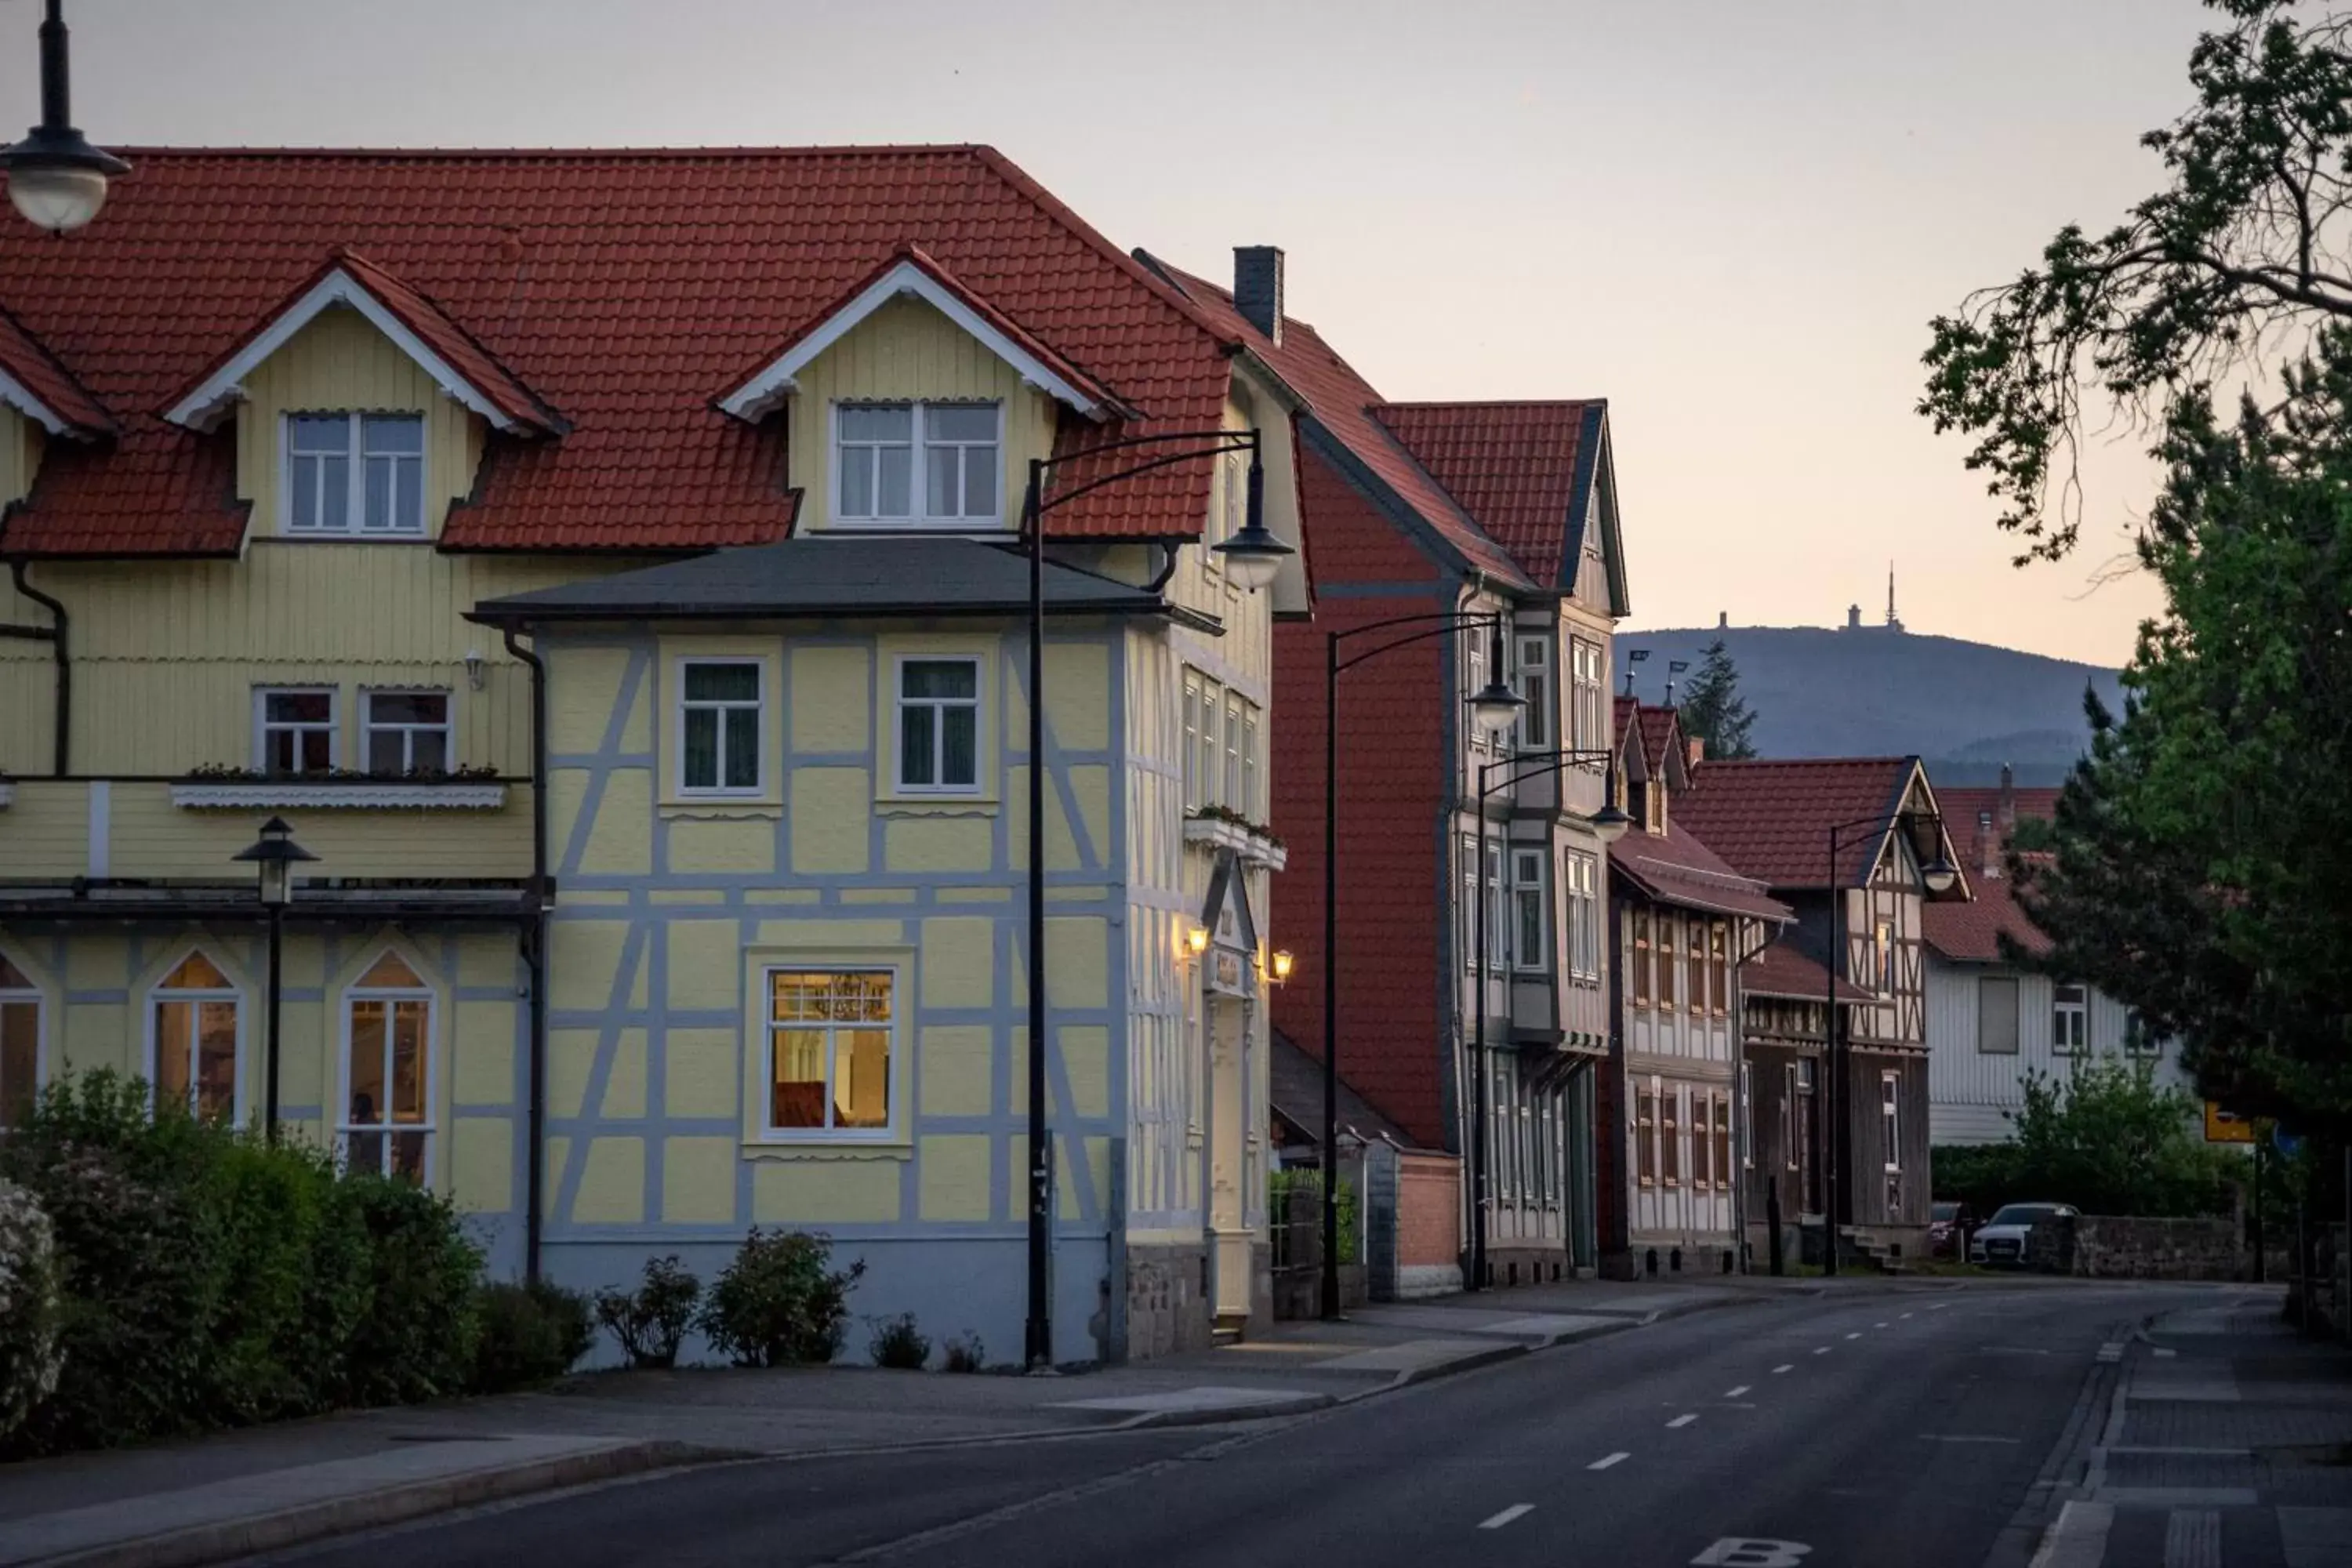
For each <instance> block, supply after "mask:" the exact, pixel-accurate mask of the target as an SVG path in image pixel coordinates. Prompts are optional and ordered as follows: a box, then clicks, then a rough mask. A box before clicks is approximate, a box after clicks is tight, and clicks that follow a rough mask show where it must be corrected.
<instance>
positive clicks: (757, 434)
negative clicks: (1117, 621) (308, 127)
mask: <svg viewBox="0 0 2352 1568" xmlns="http://www.w3.org/2000/svg"><path fill="white" fill-rule="evenodd" d="M131 161H132V162H133V163H134V164H135V165H136V172H135V173H133V174H131V175H129V176H127V177H125V178H124V179H123V180H121V182H119V184H118V185H117V186H116V188H115V189H114V190H113V192H112V193H111V194H110V197H109V200H108V203H107V209H106V211H105V213H104V214H103V215H101V216H100V218H99V220H98V221H97V222H96V223H94V224H92V225H91V226H89V228H87V229H84V230H82V231H80V232H79V233H78V234H76V235H75V236H74V237H72V238H71V239H70V240H68V241H64V242H62V243H61V242H59V241H58V240H56V239H54V238H52V237H48V236H46V235H40V234H37V233H36V232H34V231H33V230H32V229H30V228H29V227H28V226H25V225H21V224H17V225H0V304H5V306H6V308H7V309H8V310H11V311H13V312H15V314H16V317H17V319H18V320H19V321H21V322H22V323H23V324H24V325H25V327H26V328H27V329H28V330H29V331H33V332H35V333H37V334H38V336H39V338H40V340H41V341H42V342H44V343H46V344H47V346H48V348H49V349H50V350H51V351H52V352H53V353H55V355H56V357H57V359H58V361H59V362H60V363H62V364H63V365H65V366H66V367H68V368H69V369H70V370H71V371H72V372H73V374H75V375H76V376H77V377H79V380H80V382H81V384H83V385H84V386H86V387H87V388H88V389H89V392H90V393H91V394H93V395H95V396H96V397H97V398H98V399H100V400H102V401H103V403H104V405H105V406H107V407H109V408H111V409H113V410H115V411H116V412H117V414H118V416H119V418H120V420H121V425H122V426H123V429H122V434H121V439H120V442H119V443H118V445H117V446H116V447H115V448H114V449H112V450H111V451H105V452H88V451H71V452H67V453H64V454H63V455H62V457H61V456H60V455H59V454H58V451H57V450H56V449H55V448H52V451H51V453H50V454H49V456H48V457H47V458H45V459H44V461H43V464H42V469H41V473H40V476H39V479H38V480H37V483H36V486H35V489H34V493H33V494H32V496H31V497H29V498H28V500H27V501H26V504H25V505H23V506H22V507H20V508H18V509H17V510H16V511H15V512H14V513H13V514H12V515H11V516H10V517H9V518H8V520H7V521H6V522H5V528H0V550H5V551H6V552H10V553H27V554H154V553H176V552H230V551H234V550H236V548H237V547H238V544H239V542H240V540H241V538H242V534H243V529H244V513H245V510H246V508H245V506H244V505H243V503H241V502H237V501H236V500H234V499H233V497H232V493H231V491H232V486H233V484H234V461H233V454H232V452H231V450H230V447H229V438H228V437H226V435H225V434H215V435H212V436H200V435H197V434H195V433H194V432H190V431H186V430H183V429H180V428H178V427H176V426H171V425H169V424H166V423H164V422H163V419H162V418H161V417H160V416H161V413H162V411H163V408H165V407H166V406H168V404H169V400H170V397H171V395H172V394H173V391H174V390H175V389H178V388H182V387H185V386H187V385H189V384H193V383H194V381H196V380H197V379H198V377H199V374H200V373H201V371H202V370H203V368H204V367H205V366H206V365H208V364H212V363H218V362H219V361H220V360H221V359H222V357H223V356H224V354H225V353H228V352H229V351H231V350H232V348H233V347H234V345H235V344H236V342H238V341H239V340H240V339H241V338H243V337H244V336H245V335H246V334H247V333H249V332H251V331H253V330H254V325H255V323H256V322H257V321H259V320H261V319H262V318H263V317H264V316H265V315H266V314H267V313H268V311H269V310H271V308H272V307H273V306H275V305H276V304H278V302H279V301H281V300H285V299H286V298H287V296H288V293H289V290H290V289H292V288H293V287H294V286H295V285H296V284H297V283H298V282H299V280H300V279H303V278H305V277H308V276H310V275H311V274H313V273H314V272H316V271H317V270H318V268H320V265H321V264H322V263H323V262H324V261H326V260H327V259H328V258H330V257H331V256H332V255H333V254H334V252H335V251H336V250H337V248H338V247H348V248H353V249H357V250H359V251H361V252H362V253H363V254H364V255H365V256H366V257H367V258H369V261H370V262H371V263H372V264H373V268H376V269H379V270H380V271H382V272H383V273H388V274H391V275H393V277H394V279H397V280H398V282H399V283H401V284H402V285H404V288H405V289H406V290H407V291H408V293H410V294H413V295H414V296H415V300H418V301H420V302H429V304H430V306H431V308H432V310H433V312H434V313H436V314H438V315H439V316H440V317H441V318H443V319H444V320H446V322H447V323H448V328H449V331H452V332H454V333H455V334H457V339H458V340H461V341H462V342H466V343H469V344H472V345H476V346H477V347H478V350H479V353H480V354H481V355H483V356H485V358H487V359H488V360H489V361H493V362H495V363H496V364H497V365H499V366H501V367H504V368H505V370H506V371H507V372H508V373H509V374H510V375H511V376H512V377H513V378H514V379H515V381H516V383H517V384H519V385H521V386H527V387H528V388H529V389H530V392H531V393H533V394H535V395H536V396H537V398H538V399H539V400H541V401H543V402H544V404H546V405H548V406H550V407H551V408H552V409H554V410H560V411H561V414H562V417H563V419H565V420H567V421H569V423H570V426H571V428H570V429H569V430H568V431H567V432H565V433H564V434H562V436H560V437H554V438H551V439H537V440H518V439H514V438H512V437H506V436H493V437H492V438H491V440H490V441H489V443H488V450H487V455H486V457H485V459H484V463H483V468H482V470H481V472H480V473H479V475H478V477H477V480H476V484H475V488H474V493H473V495H472V496H471V497H470V498H468V499H467V500H466V501H465V502H463V503H461V504H460V505H459V506H458V507H457V508H455V509H453V510H452V512H451V515H450V519H449V522H448V526H447V528H446V531H445V533H444V536H443V542H444V544H445V545H446V546H447V547H450V548H478V549H583V548H585V549H600V548H607V549H646V548H658V549H700V548H710V547H717V546H721V545H730V544H747V543H756V542H765V541H769V540H773V539H776V538H779V537H781V536H782V535H783V534H784V533H785V532H787V531H789V529H790V527H791V525H792V521H793V513H794V499H793V496H792V494H791V492H790V491H789V489H787V484H788V480H787V468H786V464H785V453H784V436H783V430H782V421H781V420H776V419H771V420H769V421H767V422H765V423H764V424H762V425H761V426H757V427H754V426H747V425H745V424H744V423H742V422H741V421H740V420H736V419H733V418H730V417H729V416H726V415H724V414H721V413H719V411H718V410H717V409H716V408H715V407H713V406H712V404H713V401H714V400H715V399H716V398H717V397H718V396H719V395H720V394H722V393H723V392H725V391H726V390H727V389H728V387H729V386H730V384H734V383H736V382H739V381H740V379H741V378H742V376H743V375H744V374H745V372H746V367H747V366H750V365H752V364H754V363H757V362H758V360H759V357H760V356H761V354H762V353H771V352H772V351H773V350H774V348H775V345H776V344H777V343H778V342H781V341H782V340H783V339H784V338H785V336H786V335H787V334H788V333H790V332H791V331H793V329H794V328H795V327H797V326H799V325H800V324H801V323H803V322H805V321H808V320H809V319H810V318H811V317H813V316H814V315H815V314H816V313H817V312H818V311H819V310H822V309H823V308H824V305H825V304H826V303H827V302H828V301H831V300H838V299H840V298H842V297H843V294H844V292H845V289H848V288H849V286H850V285H851V284H853V283H854V282H855V281H856V279H859V278H862V277H865V276H866V275H867V274H869V273H871V272H872V271H873V269H874V268H875V267H876V266H877V263H879V262H880V261H881V260H882V259H883V258H887V257H888V256H890V255H892V254H893V253H894V252H895V251H897V250H898V248H899V247H907V246H919V247H922V248H923V249H924V250H925V251H926V252H927V253H928V254H929V256H931V257H932V258H935V259H936V261H937V262H938V264H939V265H940V267H941V268H948V269H951V270H952V271H953V273H954V275H955V276H956V277H957V278H958V279H961V282H962V284H963V285H964V287H965V288H966V289H968V290H969V291H971V293H972V294H974V295H976V296H978V297H980V298H982V299H983V300H986V301H987V302H988V304H989V306H990V308H991V310H992V311H994V312H995V313H996V314H997V315H998V316H999V317H1001V318H1002V319H1003V320H1005V321H1008V322H1013V323H1017V324H1018V326H1019V328H1020V329H1021V331H1023V332H1024V334H1025V335H1026V336H1027V337H1029V338H1030V339H1033V340H1034V341H1035V342H1038V343H1040V344H1041V345H1050V347H1051V349H1052V350H1053V352H1054V353H1055V355H1056V356H1057V357H1058V358H1059V359H1061V360H1062V361H1063V362H1065V363H1068V364H1070V365H1071V366H1072V367H1074V368H1076V369H1079V370H1081V371H1082V372H1083V373H1084V374H1087V376H1089V377H1091V378H1093V379H1094V380H1095V381H1096V382H1097V383H1098V384H1101V385H1103V386H1105V387H1107V388H1109V389H1112V390H1113V391H1115V392H1116V394H1117V395H1118V398H1119V399H1120V400H1121V401H1122V402H1124V403H1126V404H1127V405H1131V406H1132V407H1134V408H1136V409H1139V410H1140V411H1141V412H1142V414H1143V415H1144V416H1146V419H1145V420H1143V421H1138V422H1131V423H1129V424H1128V425H1126V426H1119V425H1112V426H1093V425H1080V424H1079V423H1078V422H1075V421H1073V422H1068V423H1066V426H1065V432H1064V437H1063V440H1064V442H1065V444H1066V445H1067V446H1086V445H1090V444H1092V443H1093V442H1095V441H1097V440H1101V439H1105V438H1108V437H1115V436H1117V435H1120V434H1135V433H1139V432H1141V431H1147V430H1150V429H1154V428H1162V429H1191V428H1205V427H1213V426H1215V425H1216V424H1217V423H1218V420H1219V416H1220V415H1221V413H1222V411H1223V404H1224V397H1225V393H1226V390H1227V388H1228V386H1229V385H1230V382H1231V370H1230V366H1229V364H1228V363H1227V359H1226V355H1227V353H1228V351H1229V349H1230V347H1231V340H1230V334H1229V333H1227V332H1225V331H1223V329H1222V328H1221V327H1219V326H1218V325H1216V324H1214V323H1213V320H1212V317H1211V316H1210V315H1209V314H1207V313H1205V312H1204V311H1203V310H1201V309H1200V308H1198V307H1197V306H1195V305H1193V304H1192V303H1191V302H1189V301H1187V300H1183V299H1182V298H1181V297H1180V296H1179V295H1178V294H1177V293H1176V291H1175V290H1173V289H1170V288H1169V287H1168V286H1167V285H1166V284H1164V283H1163V282H1162V281H1160V279H1158V278H1156V277H1154V276H1153V275H1152V274H1151V273H1150V272H1149V271H1147V270H1146V269H1145V268H1143V267H1142V266H1140V265H1139V263H1137V262H1136V261H1134V260H1133V259H1132V258H1129V257H1128V256H1126V255H1124V254H1123V253H1121V252H1120V251H1119V250H1118V248H1117V247H1113V246H1112V245H1111V244H1110V243H1109V242H1108V241H1107V240H1105V239H1104V238H1103V237H1102V236H1101V235H1100V234H1098V233H1097V232H1096V231H1095V230H1094V229H1093V228H1091V227H1089V226H1087V225H1086V224H1085V223H1084V222H1083V221H1081V220H1080V219H1078V218H1077V217H1076V215H1074V214H1073V213H1071V212H1070V210H1069V209H1068V208H1067V207H1066V206H1064V205H1062V204H1061V203H1060V202H1058V201H1056V200H1055V199H1054V198H1053V197H1052V196H1051V195H1047V194H1046V193H1045V191H1044V190H1043V189H1042V188H1040V187H1039V186H1038V185H1037V184H1035V182H1034V181H1032V180H1031V179H1030V178H1029V177H1028V176H1027V175H1026V174H1023V173H1022V172H1021V171H1020V170H1019V169H1018V168H1016V167H1014V166H1013V164H1012V163H1010V162H1009V161H1007V160H1006V159H1005V158H1003V156H1002V155H1001V154H999V153H995V152H993V151H992V150H991V149H988V148H984V147H877V148H799V149H770V150H721V151H676V152H593V151H583V152H439V153H436V152H234V151H194V150H170V149H152V150H134V151H133V152H132V153H131ZM60 258H70V265H61V264H60ZM387 304H388V305H389V302H387ZM420 319H423V317H422V315H420ZM454 346H455V345H454V342H453V347H454ZM477 368H481V367H480V366H479V365H478V367H477ZM483 374H489V373H488V371H487V370H484V371H483ZM486 390H487V389H486ZM1211 469H1212V465H1211V464H1210V463H1209V462H1208V461H1206V460H1202V461H1200V462H1192V463H1183V464H1179V465H1175V466H1172V467H1171V468H1166V469H1162V470H1160V471H1159V472H1157V473H1155V474H1152V475H1150V476H1148V477H1146V478H1144V479H1139V480H1136V481H1133V482H1129V483H1124V484H1118V485H1113V486H1109V487H1107V488H1105V489H1101V490H1098V491H1096V492H1094V493H1093V494H1091V495H1089V496H1087V497H1086V498H1084V499H1083V500H1079V501H1076V502H1074V503H1073V504H1072V505H1070V506H1069V507H1067V508H1065V509H1064V510H1060V511H1057V512H1056V513H1055V514H1054V518H1055V531H1056V532H1059V533H1063V534H1065V535H1068V536H1073V537H1181V536H1186V535H1191V534H1194V533H1197V531H1199V529H1200V527H1201V524H1202V521H1203V519H1204V518H1205V516H1206V513H1207V510H1208V497H1209V485H1210V478H1211ZM1068 477H1069V476H1067V475H1066V476H1065V478H1068Z"/></svg>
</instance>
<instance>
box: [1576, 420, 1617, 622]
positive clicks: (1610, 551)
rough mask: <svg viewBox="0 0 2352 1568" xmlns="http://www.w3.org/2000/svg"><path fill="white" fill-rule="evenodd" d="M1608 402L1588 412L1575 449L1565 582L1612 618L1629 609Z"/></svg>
mask: <svg viewBox="0 0 2352 1568" xmlns="http://www.w3.org/2000/svg"><path fill="white" fill-rule="evenodd" d="M1608 412H1609V411H1608V407H1607V405H1594V406H1593V407H1592V408H1591V410H1589V411H1588V415H1587V417H1588V419H1589V421H1590V426H1589V427H1588V429H1587V431H1586V437H1585V439H1584V442H1583V444H1582V447H1581V449H1580V452H1579V462H1580V473H1579V475H1578V484H1577V491H1576V496H1577V500H1576V506H1577V510H1576V511H1575V512H1574V513H1573V515H1571V517H1570V522H1569V550H1570V554H1569V562H1570V563H1572V565H1573V567H1574V574H1573V576H1572V577H1570V578H1568V579H1567V580H1566V581H1565V583H1564V585H1565V586H1567V587H1568V589H1569V592H1570V594H1571V595H1574V596H1575V598H1576V599H1577V600H1578V601H1579V602H1580V603H1581V604H1583V605H1586V606H1587V607H1589V608H1591V609H1593V610H1596V611H1598V612H1600V613H1601V614H1602V615H1605V616H1611V617H1612V618H1622V617H1623V616H1629V615H1631V614H1633V600H1632V598H1631V596H1630V595H1628V594H1627V592H1626V587H1625V548H1624V536H1623V533H1622V530H1621V528H1620V526H1619V522H1618V516H1617V462H1616V455H1615V453H1614V451H1613V450H1612V447H1614V445H1615V443H1614V442H1612V440H1611V438H1610V435H1609V424H1608Z"/></svg>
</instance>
